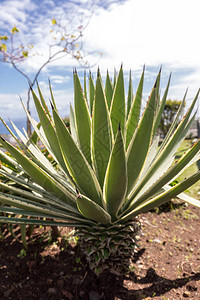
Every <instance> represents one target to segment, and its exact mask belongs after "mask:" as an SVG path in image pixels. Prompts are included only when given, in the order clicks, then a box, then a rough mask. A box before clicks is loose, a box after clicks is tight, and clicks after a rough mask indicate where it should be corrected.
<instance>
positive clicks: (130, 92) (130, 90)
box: [126, 70, 133, 119]
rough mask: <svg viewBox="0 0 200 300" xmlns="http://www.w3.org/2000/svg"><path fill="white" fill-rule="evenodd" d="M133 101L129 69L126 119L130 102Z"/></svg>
mask: <svg viewBox="0 0 200 300" xmlns="http://www.w3.org/2000/svg"><path fill="white" fill-rule="evenodd" d="M132 102H133V84H132V78H131V70H130V73H129V86H128V99H127V112H126V118H127V119H128V115H129V112H130V109H131V104H132Z"/></svg>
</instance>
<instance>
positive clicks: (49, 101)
mask: <svg viewBox="0 0 200 300" xmlns="http://www.w3.org/2000/svg"><path fill="white" fill-rule="evenodd" d="M49 102H50V104H51V108H52V110H54V106H53V103H52V101H51V100H50V99H49Z"/></svg>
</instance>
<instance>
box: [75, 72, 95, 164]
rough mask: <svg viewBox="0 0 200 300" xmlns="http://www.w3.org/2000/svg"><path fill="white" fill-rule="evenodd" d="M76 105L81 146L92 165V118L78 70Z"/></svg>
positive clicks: (78, 135)
mask: <svg viewBox="0 0 200 300" xmlns="http://www.w3.org/2000/svg"><path fill="white" fill-rule="evenodd" d="M74 107H75V111H74V112H75V122H76V130H77V138H78V142H79V146H80V149H81V151H82V152H83V154H84V155H85V157H86V159H87V161H88V162H89V164H90V165H91V150H90V139H91V119H90V113H89V109H88V106H87V102H86V99H85V96H84V94H83V90H82V87H81V83H80V80H79V78H78V75H77V73H76V72H74Z"/></svg>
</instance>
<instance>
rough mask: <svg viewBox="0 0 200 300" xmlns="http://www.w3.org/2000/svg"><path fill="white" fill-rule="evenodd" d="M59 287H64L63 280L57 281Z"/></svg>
mask: <svg viewBox="0 0 200 300" xmlns="http://www.w3.org/2000/svg"><path fill="white" fill-rule="evenodd" d="M57 286H58V287H59V288H62V287H63V286H64V280H63V279H59V280H58V281H57Z"/></svg>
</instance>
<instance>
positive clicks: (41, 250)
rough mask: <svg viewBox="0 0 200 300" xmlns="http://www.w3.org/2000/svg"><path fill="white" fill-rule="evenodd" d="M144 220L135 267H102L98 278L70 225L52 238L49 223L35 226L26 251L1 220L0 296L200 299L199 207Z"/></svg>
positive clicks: (150, 214) (149, 214) (11, 297)
mask: <svg viewBox="0 0 200 300" xmlns="http://www.w3.org/2000/svg"><path fill="white" fill-rule="evenodd" d="M141 220H142V224H143V225H142V227H143V230H142V232H143V235H142V237H141V240H140V242H139V244H140V249H139V252H138V254H137V257H136V258H135V261H134V263H133V266H132V272H131V273H130V274H129V275H126V276H125V275H124V276H119V275H118V274H114V273H109V272H104V273H103V274H102V275H100V276H99V278H97V277H96V276H95V274H94V273H92V272H91V271H89V270H88V268H87V267H86V266H85V263H84V260H83V259H81V258H80V253H79V251H78V249H77V247H74V246H73V239H71V240H70V243H69V241H68V237H67V235H68V234H69V229H68V231H66V230H62V231H61V234H62V236H63V235H64V236H65V237H62V238H58V241H57V242H54V243H53V242H49V238H48V234H49V229H48V228H46V229H42V228H36V229H35V231H34V234H33V238H32V241H31V242H29V250H28V252H27V253H24V251H23V250H22V249H23V247H22V244H20V243H19V242H18V241H15V240H13V238H12V237H11V236H10V234H9V232H8V231H7V229H6V227H4V226H2V229H3V235H4V239H1V240H0V299H15V300H16V299H29V300H32V299H39V300H40V299H41V300H42V299H45V300H46V299H53V300H54V299H89V300H98V299H109V300H112V299H116V300H117V299H132V300H134V299H137V300H140V299H163V300H168V299H170V300H171V299H173V300H174V299H195V300H197V299H200V245H199V236H200V226H199V220H200V210H199V209H197V208H195V207H191V206H187V207H183V206H181V207H179V208H177V209H175V210H173V211H168V212H162V213H160V214H159V213H155V212H151V213H147V214H144V215H142V216H141ZM17 230H18V228H16V234H17ZM21 250H22V251H21ZM23 254H25V255H23ZM122 263H123V261H122Z"/></svg>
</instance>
